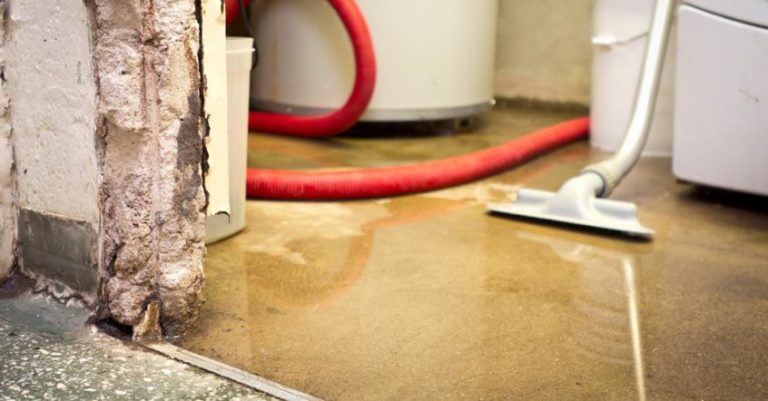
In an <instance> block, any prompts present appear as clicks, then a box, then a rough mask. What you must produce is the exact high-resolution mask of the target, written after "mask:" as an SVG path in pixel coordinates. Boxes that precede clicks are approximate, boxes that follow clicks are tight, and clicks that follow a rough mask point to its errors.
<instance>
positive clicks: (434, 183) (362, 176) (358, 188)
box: [246, 117, 589, 200]
mask: <svg viewBox="0 0 768 401" xmlns="http://www.w3.org/2000/svg"><path fill="white" fill-rule="evenodd" d="M588 133H589V119H588V118H586V117H584V118H579V119H575V120H570V121H566V122H563V123H560V124H557V125H554V126H552V127H548V128H544V129H542V130H539V131H536V132H534V133H531V134H527V135H525V136H522V137H520V138H517V139H514V140H511V141H509V142H507V143H505V144H503V145H499V146H496V147H492V148H488V149H485V150H481V151H478V152H474V153H469V154H466V155H461V156H456V157H451V158H447V159H442V160H435V161H429V162H425V163H419V164H413V165H406V166H398V167H382V168H366V169H357V170H344V171H310V172H303V171H286V170H261V169H250V168H249V169H248V175H247V184H246V192H247V194H248V197H250V198H259V199H283V200H344V199H363V198H378V197H386V196H395V195H405V194H411V193H417V192H424V191H430V190H435V189H440V188H445V187H449V186H453V185H458V184H463V183H467V182H470V181H474V180H477V179H479V178H483V177H487V176H489V175H492V174H495V173H498V172H500V171H502V170H505V169H507V168H510V167H512V166H515V165H517V164H520V163H522V162H524V161H526V160H529V159H531V158H533V157H535V156H537V155H539V154H541V153H544V152H546V151H549V150H552V149H555V148H557V147H559V146H563V145H565V144H567V143H570V142H573V141H576V140H578V139H582V138H586V137H587V135H588Z"/></svg>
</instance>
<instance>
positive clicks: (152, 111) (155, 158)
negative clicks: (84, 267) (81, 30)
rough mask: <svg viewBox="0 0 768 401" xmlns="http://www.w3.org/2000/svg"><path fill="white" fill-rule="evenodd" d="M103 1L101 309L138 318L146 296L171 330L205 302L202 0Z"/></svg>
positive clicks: (99, 15) (122, 318) (133, 321)
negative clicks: (199, 10) (198, 11)
mask: <svg viewBox="0 0 768 401" xmlns="http://www.w3.org/2000/svg"><path fill="white" fill-rule="evenodd" d="M95 7H96V9H95V16H96V18H95V19H96V31H95V37H96V47H95V54H94V60H95V64H96V71H97V80H98V83H99V104H98V113H99V116H100V126H99V131H100V136H99V144H98V146H99V151H100V155H99V157H100V163H101V164H102V180H103V181H102V186H101V192H100V200H101V203H102V214H101V230H102V232H101V246H102V255H101V266H102V267H101V272H102V283H103V284H102V289H101V300H102V301H103V303H104V304H103V305H102V308H101V310H100V317H101V318H111V319H113V320H114V321H116V322H119V323H121V324H125V325H130V326H134V327H137V326H138V325H139V324H140V323H142V319H143V317H144V311H145V310H146V309H147V306H148V305H153V308H154V307H155V306H159V307H160V323H161V325H162V329H163V330H164V332H165V334H168V335H176V334H180V333H181V332H183V331H184V330H185V329H186V328H187V327H188V326H189V324H190V323H191V322H193V321H194V320H195V319H196V317H197V313H198V309H199V307H200V304H201V302H202V298H201V297H202V295H201V288H202V283H203V271H202V263H203V256H204V253H205V246H204V243H203V240H204V235H205V228H204V227H205V226H204V224H205V213H204V211H205V204H206V200H205V193H204V190H203V182H202V174H203V172H202V171H201V170H202V162H203V160H202V158H203V136H204V135H203V134H204V124H203V119H202V98H201V95H200V93H201V91H200V87H201V74H200V69H199V64H198V50H199V42H200V37H199V36H200V32H199V26H198V20H197V16H196V5H195V1H194V0H154V1H152V0H96V1H95ZM146 315H147V316H150V315H152V314H150V313H147V314H146ZM140 327H152V325H147V324H146V322H143V324H141V326H140ZM136 334H137V333H134V335H136ZM138 334H139V335H141V334H142V333H138Z"/></svg>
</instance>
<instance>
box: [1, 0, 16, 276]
mask: <svg viewBox="0 0 768 401" xmlns="http://www.w3.org/2000/svg"><path fill="white" fill-rule="evenodd" d="M6 10H7V3H6V0H0V284H2V283H3V282H4V281H5V279H6V278H8V274H9V273H10V271H11V267H13V263H14V248H15V242H16V211H15V206H14V200H13V188H14V182H13V148H12V146H11V124H10V122H9V116H8V106H9V103H10V100H9V98H8V91H7V88H6V85H5V58H6V56H5V50H4V49H5V46H4V45H5V21H6V16H7V14H6Z"/></svg>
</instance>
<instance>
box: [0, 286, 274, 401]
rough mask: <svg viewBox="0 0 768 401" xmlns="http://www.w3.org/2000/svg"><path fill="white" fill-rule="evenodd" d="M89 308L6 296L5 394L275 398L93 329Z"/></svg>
mask: <svg viewBox="0 0 768 401" xmlns="http://www.w3.org/2000/svg"><path fill="white" fill-rule="evenodd" d="M87 315H88V313H87V311H85V310H83V309H82V308H80V307H78V306H77V305H68V306H65V305H61V304H57V303H54V302H51V301H49V300H47V299H45V298H43V297H42V296H37V295H32V294H26V295H23V296H21V297H19V298H15V299H0V361H1V362H0V400H120V399H123V400H238V399H240V400H275V398H272V397H269V396H266V395H264V394H262V393H259V392H256V391H254V390H251V389H249V388H247V387H244V386H241V385H239V384H236V383H234V382H230V381H228V380H225V379H222V378H219V377H218V376H215V375H212V374H208V373H206V372H203V371H200V370H198V369H195V368H192V367H190V366H187V365H185V364H182V363H179V362H176V361H173V360H170V359H167V358H166V357H164V356H161V355H158V354H154V353H151V352H147V351H144V350H142V349H139V348H136V347H133V346H129V345H126V344H124V343H123V342H121V341H119V340H116V339H114V338H111V337H108V336H105V335H102V334H91V333H89V331H88V329H87V328H86V327H84V326H83V323H82V322H84V321H85V319H86V317H87Z"/></svg>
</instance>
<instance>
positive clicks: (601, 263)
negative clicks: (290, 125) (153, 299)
mask: <svg viewBox="0 0 768 401" xmlns="http://www.w3.org/2000/svg"><path fill="white" fill-rule="evenodd" d="M573 116H574V115H573V114H568V113H555V112H550V111H536V110H514V109H499V110H496V111H493V112H492V113H490V114H489V115H488V116H487V117H486V119H485V121H484V123H483V124H481V125H480V126H479V127H478V128H477V129H475V130H474V132H465V133H459V134H456V135H426V134H424V133H420V132H413V133H408V132H406V130H404V129H403V130H402V131H399V132H398V134H399V135H398V136H391V135H390V136H386V137H380V136H373V135H363V136H353V137H345V138H337V139H333V140H330V141H300V140H293V139H288V138H277V137H268V136H258V135H252V136H251V148H250V164H251V165H252V166H257V167H264V168H338V167H348V166H381V165H387V164H396V163H406V162H413V161H420V160H426V159H430V158H438V157H445V156H450V155H455V154H459V153H463V152H466V151H470V150H474V149H479V148H484V147H487V146H490V145H494V144H498V143H501V142H503V141H505V140H508V139H511V138H513V137H515V136H517V135H520V134H522V133H525V132H528V131H531V130H533V129H536V128H540V127H543V126H546V125H550V124H552V123H555V122H558V121H562V120H564V119H567V118H570V117H573ZM384 128H389V129H391V128H392V127H384ZM604 156H605V154H603V153H599V152H596V151H594V150H590V148H589V146H588V143H586V142H581V143H577V144H574V145H571V146H568V147H565V148H563V149H561V150H559V151H556V152H553V153H551V154H549V155H547V156H545V157H541V158H539V159H537V160H535V161H533V162H531V163H529V164H527V165H525V166H522V167H519V168H515V169H512V170H510V171H508V172H506V173H504V174H501V175H498V176H495V177H492V178H490V179H486V180H484V181H481V182H478V183H476V184H472V185H467V186H463V187H458V188H453V189H448V190H443V191H438V192H433V193H426V194H421V195H417V196H407V197H400V198H395V199H390V200H372V201H360V202H343V203H295V202H294V203H288V202H249V203H248V223H249V225H248V227H247V228H246V230H245V231H244V232H243V233H242V234H240V235H238V236H235V237H233V238H231V239H229V240H226V241H223V242H221V243H219V244H216V245H213V246H211V247H210V248H209V254H208V260H207V265H206V276H207V284H206V287H205V293H206V298H207V303H206V304H205V306H204V308H203V311H202V314H201V321H200V325H199V329H198V330H197V331H196V332H194V333H193V334H192V335H191V336H189V337H188V338H186V339H185V340H184V341H183V343H182V344H181V345H182V346H184V347H186V348H188V349H190V350H192V351H195V352H198V353H201V354H203V355H206V356H209V357H213V358H215V359H218V360H221V361H224V362H226V363H229V364H231V365H234V366H237V367H239V368H242V369H245V370H247V371H250V372H253V373H256V374H258V375H261V376H264V377H266V378H268V379H271V380H274V381H277V382H279V383H282V384H285V385H288V386H291V387H294V388H297V389H299V390H301V391H304V392H307V393H309V394H312V395H315V396H318V397H321V398H324V399H328V400H368V399H370V400H388V399H414V400H424V399H441V400H450V399H456V400H465V399H473V400H510V399H521V400H529V399H557V400H596V399H599V400H630V399H638V400H645V399H648V400H713V399H768V201H767V200H766V198H759V197H751V196H744V195H735V194H729V193H725V192H720V191H714V190H705V189H698V188H696V187H693V186H691V185H687V184H682V183H678V182H676V180H675V179H674V177H673V176H672V174H671V163H670V161H669V160H668V159H644V160H642V161H641V163H640V164H639V165H638V167H637V169H636V170H635V171H634V172H633V173H632V174H631V175H630V176H629V177H628V178H627V180H626V181H625V183H624V184H623V185H622V187H620V188H619V190H618V191H617V192H616V193H615V195H614V198H615V199H620V200H627V201H633V202H636V203H637V204H638V206H639V208H640V219H641V221H642V222H643V223H644V224H646V225H648V226H650V227H652V228H654V229H655V230H656V231H657V236H656V239H655V240H654V241H653V242H636V241H631V240H626V239H622V238H616V237H610V236H605V235H598V234H595V233H583V232H578V231H571V230H565V229H561V228H557V227H551V226H538V225H532V224H529V223H526V222H520V221H515V220H511V219H506V218H501V217H496V216H489V215H487V214H486V213H485V204H486V203H488V202H495V201H500V200H504V199H506V198H507V197H508V196H509V193H510V191H511V190H513V189H514V188H515V187H516V186H518V185H526V186H530V187H534V188H540V189H547V190H555V189H557V188H558V187H559V185H560V184H561V183H562V182H563V180H565V179H566V178H567V177H569V176H571V175H572V174H574V173H576V172H578V171H579V170H580V168H581V167H583V166H584V165H585V164H587V163H588V162H589V161H590V160H596V159H600V158H601V157H604Z"/></svg>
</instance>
